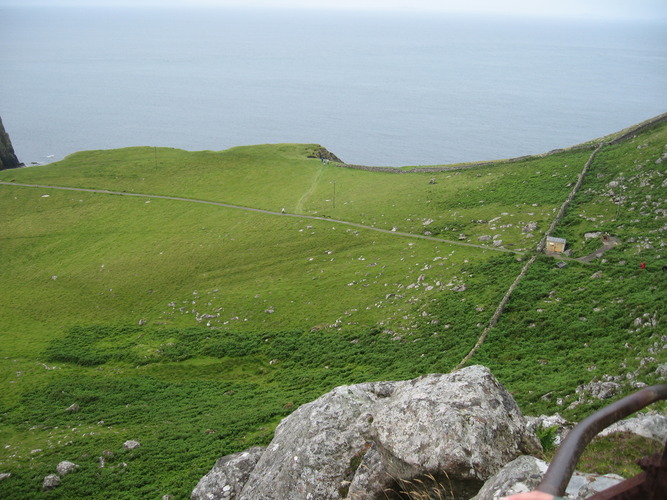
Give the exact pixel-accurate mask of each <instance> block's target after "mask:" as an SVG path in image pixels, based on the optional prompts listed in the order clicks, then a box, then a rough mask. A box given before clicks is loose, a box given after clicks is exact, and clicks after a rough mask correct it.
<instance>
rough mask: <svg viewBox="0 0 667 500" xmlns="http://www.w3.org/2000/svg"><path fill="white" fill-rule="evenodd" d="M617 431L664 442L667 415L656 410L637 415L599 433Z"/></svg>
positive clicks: (666, 438)
mask: <svg viewBox="0 0 667 500" xmlns="http://www.w3.org/2000/svg"><path fill="white" fill-rule="evenodd" d="M615 432H630V433H632V434H637V435H638V436H642V437H645V438H647V439H652V440H654V441H657V442H658V443H664V442H665V441H666V440H667V415H662V414H660V413H656V412H649V413H644V414H640V415H636V416H634V417H631V418H627V419H625V420H621V421H620V422H616V423H615V424H612V425H610V426H609V427H607V428H606V429H604V430H603V431H602V432H600V434H599V435H600V436H607V435H609V434H613V433H615Z"/></svg>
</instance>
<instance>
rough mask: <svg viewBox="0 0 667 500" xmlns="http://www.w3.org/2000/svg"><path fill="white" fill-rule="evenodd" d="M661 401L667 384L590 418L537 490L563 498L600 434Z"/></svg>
mask: <svg viewBox="0 0 667 500" xmlns="http://www.w3.org/2000/svg"><path fill="white" fill-rule="evenodd" d="M661 399H667V384H661V385H653V386H651V387H647V388H646V389H642V390H641V391H639V392H636V393H634V394H631V395H630V396H626V397H624V398H623V399H619V400H618V401H616V402H615V403H612V404H610V405H609V406H606V407H604V408H602V409H600V410H598V411H596V412H595V413H593V414H592V415H590V416H588V417H586V418H585V419H584V420H582V421H581V422H580V423H579V424H577V426H576V427H575V428H574V429H572V431H570V433H569V434H568V435H567V436H566V437H565V439H564V440H563V443H562V444H561V445H560V446H559V447H558V451H557V452H556V456H555V457H554V459H553V460H552V461H551V464H550V465H549V468H548V469H547V472H546V473H545V474H544V477H543V478H542V482H541V483H540V484H539V486H538V487H537V490H538V491H541V492H543V493H549V494H551V495H554V496H562V495H563V494H564V493H565V488H567V484H568V483H569V482H570V478H571V477H572V473H573V472H574V468H575V467H576V466H577V462H578V461H579V457H580V456H581V454H582V453H583V452H584V449H586V446H588V444H589V443H590V442H591V441H592V440H593V438H594V437H595V436H596V435H597V434H598V433H599V432H600V431H602V430H603V429H605V428H607V427H609V426H610V425H611V424H613V423H614V422H618V421H619V420H621V419H623V418H625V417H627V416H628V415H631V414H632V413H634V412H636V411H637V410H641V409H642V408H644V407H646V406H648V405H650V404H651V403H655V402H656V401H659V400H661Z"/></svg>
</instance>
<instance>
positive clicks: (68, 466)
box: [56, 460, 79, 476]
mask: <svg viewBox="0 0 667 500" xmlns="http://www.w3.org/2000/svg"><path fill="white" fill-rule="evenodd" d="M78 467H79V466H78V465H76V464H75V463H72V462H68V461H67V460H64V461H62V462H60V463H59V464H58V465H57V466H56V471H57V472H58V474H60V476H66V475H67V474H69V473H70V472H72V471H74V470H75V469H77V468H78Z"/></svg>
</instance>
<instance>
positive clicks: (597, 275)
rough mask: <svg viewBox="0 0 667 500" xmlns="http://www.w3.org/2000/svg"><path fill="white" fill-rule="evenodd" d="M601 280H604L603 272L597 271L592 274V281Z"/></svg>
mask: <svg viewBox="0 0 667 500" xmlns="http://www.w3.org/2000/svg"><path fill="white" fill-rule="evenodd" d="M600 278H602V271H597V272H595V273H593V274H591V279H592V280H595V279H600Z"/></svg>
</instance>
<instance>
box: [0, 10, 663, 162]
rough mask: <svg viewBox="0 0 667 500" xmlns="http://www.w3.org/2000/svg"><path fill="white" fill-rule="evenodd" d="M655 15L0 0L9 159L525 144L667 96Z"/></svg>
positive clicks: (649, 112)
mask: <svg viewBox="0 0 667 500" xmlns="http://www.w3.org/2000/svg"><path fill="white" fill-rule="evenodd" d="M666 28H667V26H666V25H665V23H664V20H663V21H662V22H658V21H656V22H650V21H642V22H640V21H620V20H616V21H599V20H563V19H545V18H542V19H537V18H535V19H531V18H511V17H502V16H496V17H484V16H465V15H452V14H444V13H443V14H433V13H431V14H425V13H411V12H393V13H392V12H351V11H328V10H316V9H311V10H260V9H249V8H248V9H242V8H238V9H222V8H219V9H204V8H190V9H185V8H181V9H176V8H153V9H142V8H74V7H71V8H45V7H42V8H36V7H33V8H29V7H14V8H10V7H0V118H2V121H3V123H4V126H5V129H6V130H7V132H8V133H9V135H10V137H11V140H12V143H13V145H14V149H15V151H16V153H17V155H18V157H19V160H20V161H22V162H24V163H26V164H27V165H30V164H33V163H49V162H52V161H56V160H59V159H61V158H63V157H65V156H66V155H69V154H71V153H74V152H77V151H82V150H95V149H108V148H122V147H127V146H157V147H174V148H182V149H186V150H192V151H195V150H215V151H218V150H224V149H227V148H230V147H234V146H242V145H252V144H264V143H284V142H294V143H317V144H321V145H322V146H324V147H326V148H327V149H329V150H330V151H331V152H333V153H334V154H336V155H337V156H339V157H340V158H341V159H342V160H343V161H345V162H347V163H354V164H361V165H374V166H406V165H438V164H450V163H457V162H466V161H482V160H494V159H500V158H509V157H516V156H522V155H528V154H539V153H543V152H546V151H550V150H552V149H557V148H562V147H568V146H571V145H574V144H578V143H581V142H585V141H588V140H590V139H594V138H597V137H601V136H604V135H607V134H609V133H612V132H615V131H617V130H620V129H623V128H625V127H628V126H630V125H633V124H635V123H638V122H641V121H643V120H646V119H648V118H651V117H653V116H656V115H658V114H661V113H664V112H666V111H667V29H666Z"/></svg>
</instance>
